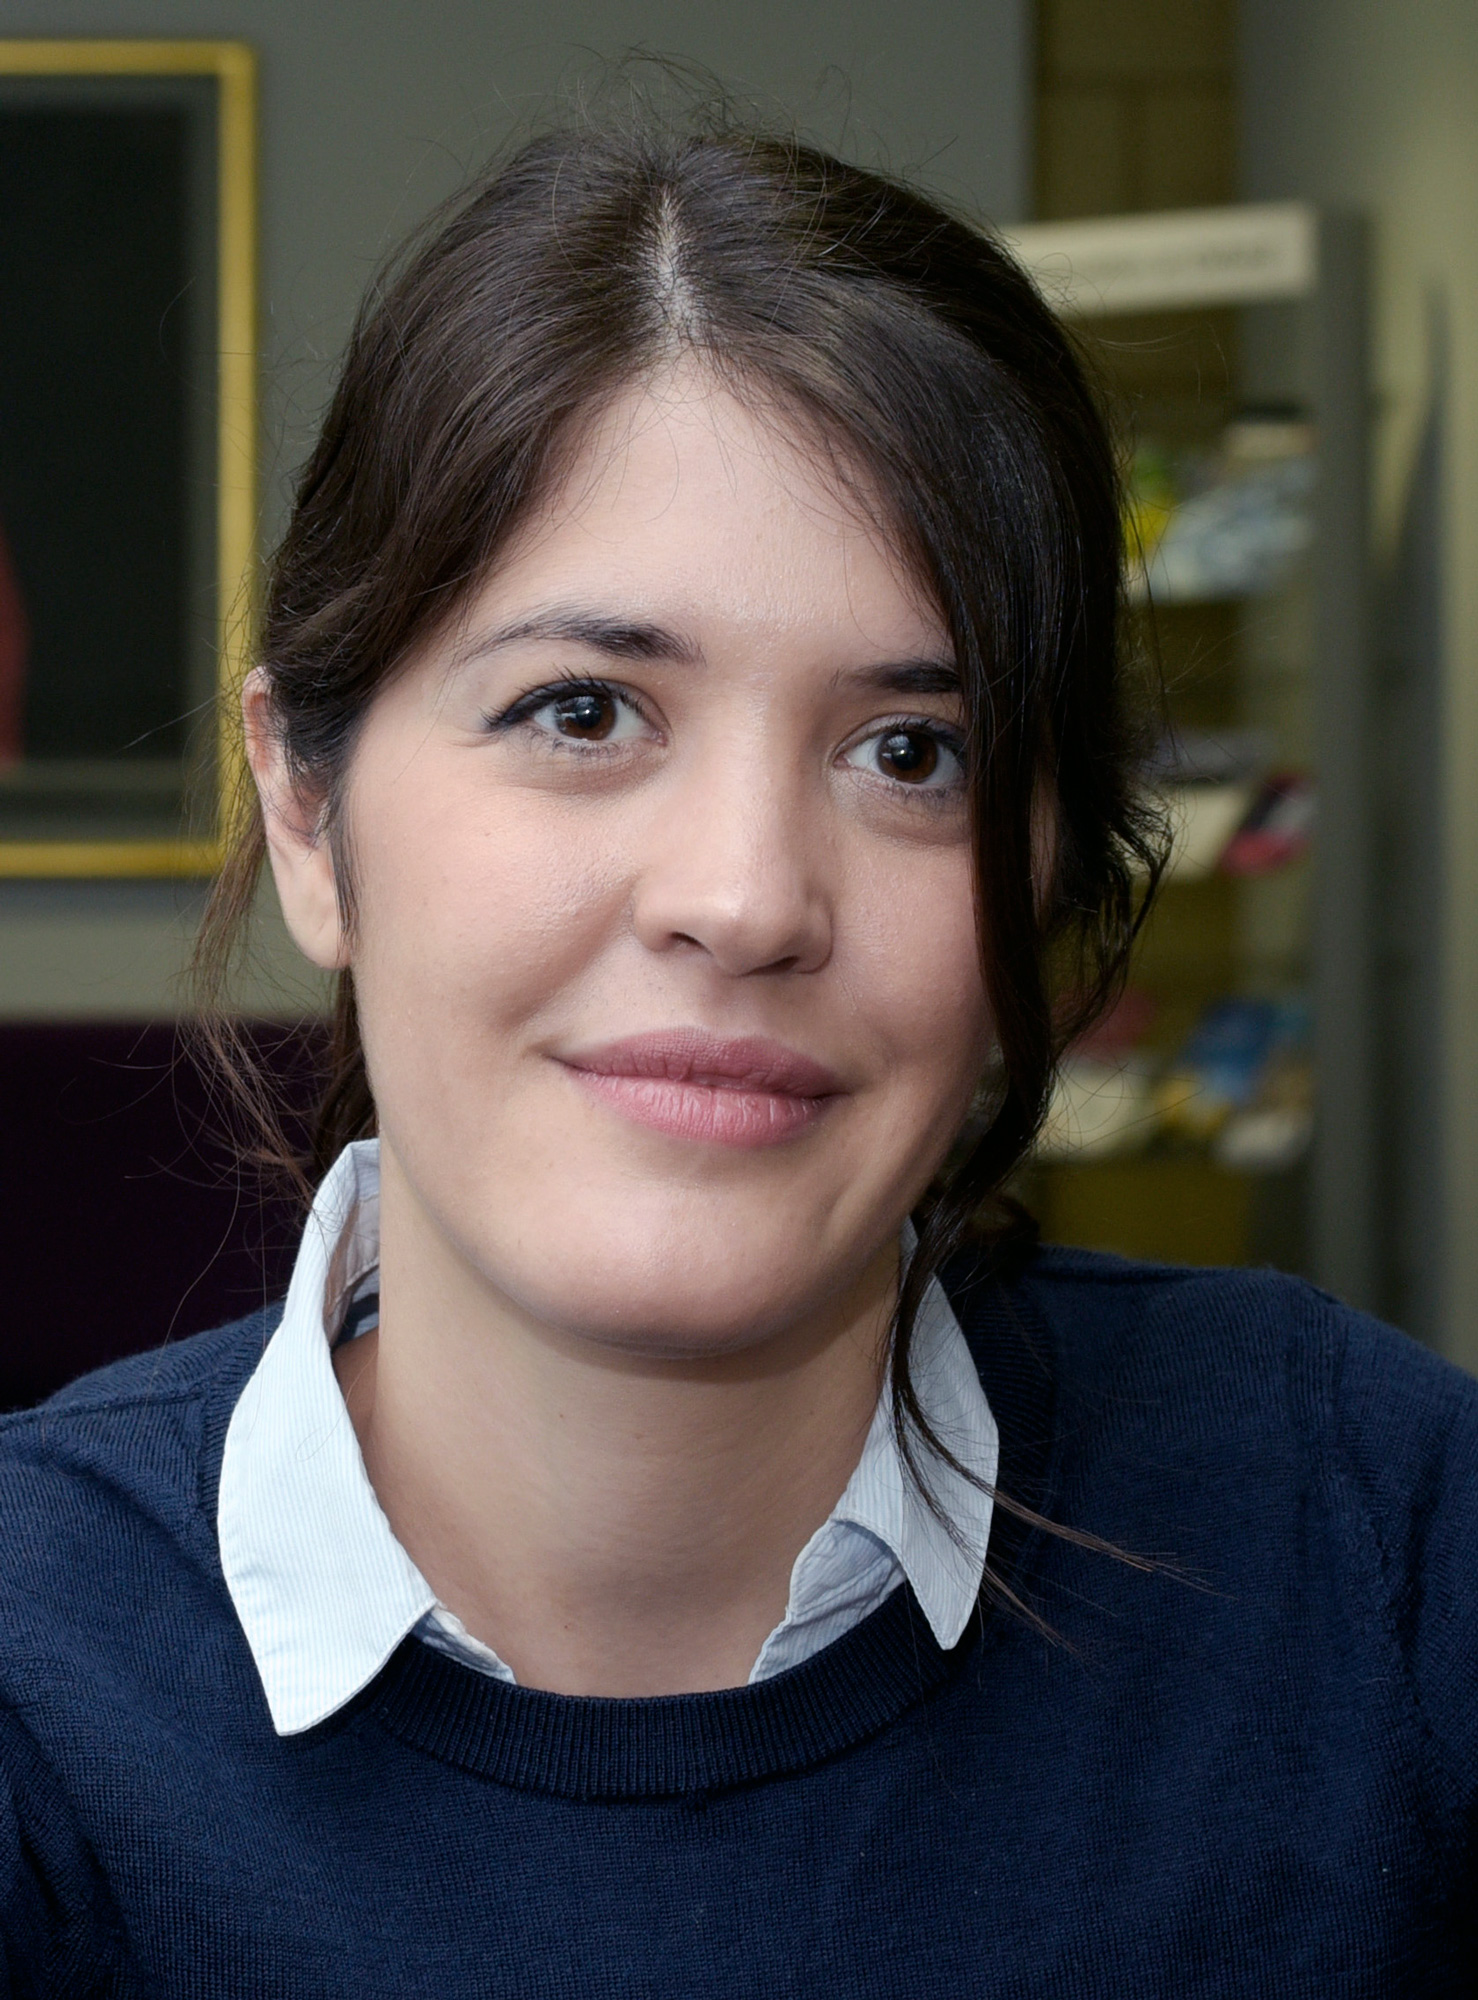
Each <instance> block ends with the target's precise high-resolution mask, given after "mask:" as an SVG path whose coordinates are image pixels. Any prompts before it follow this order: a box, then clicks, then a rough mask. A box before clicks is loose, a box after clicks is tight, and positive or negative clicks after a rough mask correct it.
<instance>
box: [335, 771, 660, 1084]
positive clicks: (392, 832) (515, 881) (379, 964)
mask: <svg viewBox="0 0 1478 2000" xmlns="http://www.w3.org/2000/svg"><path fill="white" fill-rule="evenodd" d="M459 775H460V774H459V773H457V772H456V770H455V768H454V769H453V771H452V772H451V773H450V774H448V775H446V776H445V777H444V779H443V782H441V783H439V784H436V783H432V784H427V785H424V786H419V787H417V788H416V789H417V794H418V795H417V796H416V797H414V798H410V797H396V796H395V795H394V794H391V795H390V796H388V797H387V798H386V799H385V801H384V802H383V803H377V808H376V811H375V812H374V814H373V816H371V815H370V814H368V813H366V814H363V815H362V816H361V824H362V825H363V827H364V831H363V832H360V831H359V830H358V828H356V834H355V842H354V860H355V871H356V887H357V901H358V925H357V939H356V948H355V953H354V970H355V983H356V988H357V990H358V992H359V995H360V999H361V1007H362V1011H363V1012H364V1014H365V1015H366V1017H368V1018H369V1019H378V1020H379V1021H380V1022H382V1023H386V1022H388V1021H390V1020H393V1019H394V1018H396V1017H397V1016H398V1017H407V1016H411V1017H417V1018H418V1019H419V1022H420V1025H421V1029H422V1031H423V1033H424V1030H425V1028H426V1026H427V1025H428V1024H429V1023H430V1022H431V1021H435V1023H436V1032H437V1035H438V1036H441V1035H443V1034H445V1035H446V1036H449V1037H450V1038H451V1039H452V1040H453V1041H455V1042H458V1043H460V1042H462V1041H464V1040H465V1039H467V1038H472V1037H475V1039H476V1040H477V1042H478V1045H479V1047H480V1048H481V1049H482V1051H483V1055H484V1060H485V1059H486V1054H487V1052H488V1050H489V1048H490V1046H491V1044H490V1039H489V1036H488V1032H487V1031H488V1029H489V1027H490V1026H491V1027H495V1028H509V1027H512V1026H514V1025H516V1024H517V1023H518V1022H520V1021H522V1020H525V1019H527V1018H528V1017H529V1016H530V1015H531V1014H533V1013H535V1012H537V1010H538V1009H539V1007H540V1006H541V1005H543V1004H544V1003H545V1002H546V1001H547V1000H549V999H550V998H552V997H553V996H554V995H556V994H557V993H558V992H559V991H560V990H561V989H562V988H563V987H565V986H566V985H567V984H568V982H570V981H571V980H572V979H574V978H575V977H576V976H577V975H578V973H579V972H580V970H581V968H582V967H583V966H584V965H586V964H588V963H589V961H590V959H591V957H592V956H593V955H594V954H595V953H597V952H598V951H599V949H600V948H601V945H602V943H603V942H604V940H605V938H606V937H607V935H608V934H609V931H610V928H611V925H612V923H613V922H614V921H616V920H617V919H618V917H619V912H620V910H621V909H622V908H623V907H624V900H625V891H624V888H623V884H622V879H621V871H620V868H619V866H618V864H617V862H616V859H615V857H614V856H613V854H612V852H611V850H610V847H609V845H608V844H603V843H599V842H594V841H592V840H590V838H589V837H588V832H587V831H585V830H583V829H581V828H580V827H579V826H577V825H572V824H571V823H570V822H571V820H572V819H573V818H574V817H575V816H574V815H571V814H570V813H568V812H567V811H565V812H562V811H561V810H560V808H559V807H558V805H551V803H550V802H548V801H543V800H537V799H534V798H531V797H530V796H529V795H527V794H520V793H502V794H498V793H490V792H488V791H486V790H483V789H481V788H479V787H475V786H474V787H469V786H466V785H465V784H462V785H460V786H459V784H458V783H457V779H458V777H459ZM406 789H407V790H408V789H409V788H406ZM469 792H470V793H471V794H472V795H471V796H470V797H469V796H467V794H468V793H469ZM366 1025H367V1026H368V1019H367V1023H366ZM426 1052H427V1053H428V1054H430V1053H433V1051H431V1050H430V1049H428V1050H427V1051H426Z"/></svg>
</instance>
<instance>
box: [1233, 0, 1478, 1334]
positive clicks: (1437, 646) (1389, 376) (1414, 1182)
mask: <svg viewBox="0 0 1478 2000" xmlns="http://www.w3.org/2000/svg"><path fill="white" fill-rule="evenodd" d="M1241 59H1242V102H1243V132H1242V154H1243V184H1244V189H1245V192H1246V193H1247V194H1248V195H1249V196H1251V197H1253V198H1277V197H1280V196H1287V195H1304V196H1311V197H1314V198H1316V199H1319V200H1324V201H1331V202H1339V203H1343V204H1347V205H1352V206H1359V207H1360V208H1362V209H1363V210H1365V211H1366V213H1367V214H1368V215H1369V217H1370V221H1371V229H1372V253H1373V269H1372V278H1373V298H1372V305H1373V334H1374V376H1375V381H1374V389H1375V400H1374V405H1373V417H1374V423H1375V434H1374V445H1375V481H1376V494H1375V497H1376V535H1377V547H1376V550H1375V556H1376V569H1377V575H1378V578H1379V603H1378V607H1377V608H1378V613H1379V617H1380V625H1381V631H1382V634H1383V639H1382V656H1381V690H1380V694H1381V700H1382V702H1383V705H1384V709H1385V726H1384V727H1383V729H1382V731H1381V733H1380V741H1381V746H1382V749H1381V757H1380V767H1379V768H1378V769H1377V770H1376V771H1375V772H1373V773H1372V783H1373V784H1374V785H1375V786H1376V787H1377V789H1378V793H1379V796H1380V798H1381V802H1382V812H1383V818H1382V838H1381V862H1382V866H1383V869H1384V873H1385V889H1386V894H1385V897H1384V908H1385V911H1386V914H1387V920H1388V921H1387V929H1386V933H1385V937H1384V939H1383V960H1384V972H1385V988H1386V992H1387V995H1388V1002H1389V1005H1388V1011H1387V1013H1386V1016H1385V1019H1384V1021H1383V1023H1382V1034H1383V1039H1384V1042H1385V1057H1386V1069H1387V1074H1388V1075H1389V1076H1390V1077H1391V1079H1392V1083H1393V1089H1392V1093H1391V1103H1390V1108H1389V1109H1390V1116H1389V1122H1388V1129H1387V1135H1386V1148H1385V1158H1386V1167H1387V1174H1388V1198H1389V1201H1390V1203H1391V1207H1392V1210H1393V1212H1394V1214H1395V1217H1396V1219H1397V1224H1398V1228H1397V1232H1396V1237H1397V1243H1396V1261H1397V1269H1396V1271H1395V1273H1394V1276H1395V1279H1396V1281H1397V1285H1398V1288H1399V1290H1398V1296H1400V1297H1401V1300H1402V1308H1403V1317H1404V1318H1405V1319H1406V1321H1407V1323H1408V1324H1409V1325H1411V1326H1412V1327H1413V1329H1414V1330H1416V1331H1419V1332H1421V1333H1423V1334H1424V1335H1425V1336H1426V1337H1428V1338H1430V1339H1432V1340H1433V1341H1434V1342H1435V1343H1436V1344H1438V1345H1440V1346H1441V1347H1443V1348H1445V1349H1446V1351H1447V1352H1448V1353H1450V1354H1452V1355H1453V1356H1454V1357H1455V1358H1457V1359H1460V1360H1462V1361H1464V1362H1465V1363H1466V1364H1467V1365H1468V1366H1469V1367H1478V7H1475V6H1474V4H1473V0H1401V3H1400V4H1399V5H1397V4H1394V0H1243V10H1242V56H1241Z"/></svg>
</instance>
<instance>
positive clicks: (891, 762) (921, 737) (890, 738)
mask: <svg viewBox="0 0 1478 2000" xmlns="http://www.w3.org/2000/svg"><path fill="white" fill-rule="evenodd" d="M877 758H878V764H879V765H880V767H881V768H882V769H883V770H884V771H886V772H887V774H888V776H889V777H890V778H899V779H901V780H902V781H903V783H904V784H906V785H922V784H925V783H927V781H928V780H929V779H930V778H932V777H933V775H934V773H935V771H936V770H937V769H938V768H939V743H938V740H937V738H935V737H933V736H928V735H926V734H925V733H924V731H923V730H922V729H894V730H890V731H889V733H888V734H887V735H886V736H882V737H879V739H878V749H877Z"/></svg>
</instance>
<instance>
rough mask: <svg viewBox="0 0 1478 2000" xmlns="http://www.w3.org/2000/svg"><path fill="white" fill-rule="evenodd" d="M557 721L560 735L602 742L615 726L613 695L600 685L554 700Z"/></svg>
mask: <svg viewBox="0 0 1478 2000" xmlns="http://www.w3.org/2000/svg"><path fill="white" fill-rule="evenodd" d="M550 707H551V708H552V710H553V713H554V725H555V727H556V729H558V731H559V733H560V735H561V736H574V737H577V738H579V739H580V740H582V741H584V742H586V743H600V742H603V741H604V740H605V738H606V737H607V736H609V735H610V734H611V732H612V731H613V730H614V729H615V727H616V721H617V709H616V703H615V701H614V699H613V698H612V697H611V696H610V695H609V694H607V693H606V692H605V691H604V689H601V688H582V689H581V691H580V692H579V693H578V694H568V695H565V696H564V697H563V699H562V700H560V701H556V702H551V704H550Z"/></svg>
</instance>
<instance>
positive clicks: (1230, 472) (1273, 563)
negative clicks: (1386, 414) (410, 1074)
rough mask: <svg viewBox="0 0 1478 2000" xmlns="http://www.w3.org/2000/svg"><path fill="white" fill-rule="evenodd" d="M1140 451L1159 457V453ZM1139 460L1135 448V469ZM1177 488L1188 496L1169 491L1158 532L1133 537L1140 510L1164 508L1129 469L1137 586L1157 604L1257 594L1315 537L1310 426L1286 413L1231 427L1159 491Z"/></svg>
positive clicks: (1135, 590)
mask: <svg viewBox="0 0 1478 2000" xmlns="http://www.w3.org/2000/svg"><path fill="white" fill-rule="evenodd" d="M1143 456H1144V458H1145V459H1146V462H1147V463H1150V464H1152V463H1153V462H1154V460H1155V457H1156V454H1154V453H1153V452H1150V451H1146V452H1145V453H1144V454H1143ZM1138 465H1139V458H1138V457H1137V458H1136V461H1135V467H1136V473H1137V469H1138ZM1177 487H1179V488H1180V489H1181V491H1182V492H1183V493H1184V497H1183V498H1180V499H1179V500H1178V501H1176V500H1174V499H1172V500H1171V502H1170V507H1169V513H1168V517H1166V518H1165V519H1164V520H1163V522H1159V525H1158V532H1157V533H1155V534H1154V536H1153V540H1150V539H1149V538H1147V536H1146V535H1145V534H1144V532H1143V531H1140V532H1139V533H1138V535H1137V537H1136V535H1135V533H1134V531H1135V529H1136V527H1137V524H1138V523H1139V520H1140V517H1141V514H1143V515H1144V518H1145V520H1146V521H1147V522H1150V523H1152V524H1153V523H1156V522H1158V516H1157V515H1156V514H1155V513H1154V511H1153V508H1152V506H1151V504H1150V502H1149V500H1148V499H1146V500H1144V501H1141V499H1140V491H1141V488H1140V485H1139V483H1138V481H1137V478H1136V476H1135V475H1133V474H1132V475H1131V479H1130V500H1129V524H1128V525H1129V529H1130V541H1129V552H1130V564H1131V578H1132V584H1131V594H1132V595H1135V596H1137V597H1140V598H1149V599H1151V600H1152V601H1153V602H1155V603H1158V604H1192V603H1205V602H1207V601H1210V600H1213V599H1216V598H1239V597H1256V596H1258V595H1260V594H1261V593H1262V592H1264V591H1267V590H1272V589H1273V588H1275V587H1276V585H1277V584H1279V583H1280V582H1281V581H1282V580H1283V577H1284V576H1285V575H1286V573H1287V572H1288V570H1289V568H1290V567H1291V565H1292V564H1293V562H1294V561H1295V560H1296V559H1297V557H1298V556H1300V555H1301V554H1302V553H1303V552H1304V550H1305V549H1307V548H1308V546H1309V544H1310V541H1311V540H1312V535H1313V527H1312V521H1311V518H1310V502H1311V500H1312V497H1313V491H1314V457H1313V432H1312V430H1311V428H1310V426H1309V425H1307V424H1305V423H1302V422H1299V421H1296V420H1290V419H1289V418H1287V417H1284V416H1279V417H1276V418H1272V419H1268V418H1246V419H1243V420H1242V421H1240V422H1238V423H1235V424H1231V425H1229V426H1228V428H1227V430H1226V432H1225V433H1224V435H1223V439H1222V449H1221V451H1220V452H1219V453H1218V454H1216V455H1214V456H1212V457H1211V458H1210V459H1201V460H1199V461H1198V460H1196V459H1194V458H1190V457H1188V458H1186V459H1185V460H1183V461H1181V462H1180V463H1179V464H1177V465H1176V466H1175V467H1174V468H1173V470H1171V471H1168V472H1167V473H1166V474H1165V475H1164V478H1163V482H1162V486H1161V488H1160V489H1159V490H1160V491H1161V492H1162V493H1169V494H1172V495H1173V494H1174V492H1175V490H1176V488H1177ZM1154 490H1155V489H1154V488H1152V487H1148V486H1147V487H1146V488H1145V491H1146V493H1149V492H1152V491H1154ZM1162 504H1163V502H1162Z"/></svg>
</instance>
